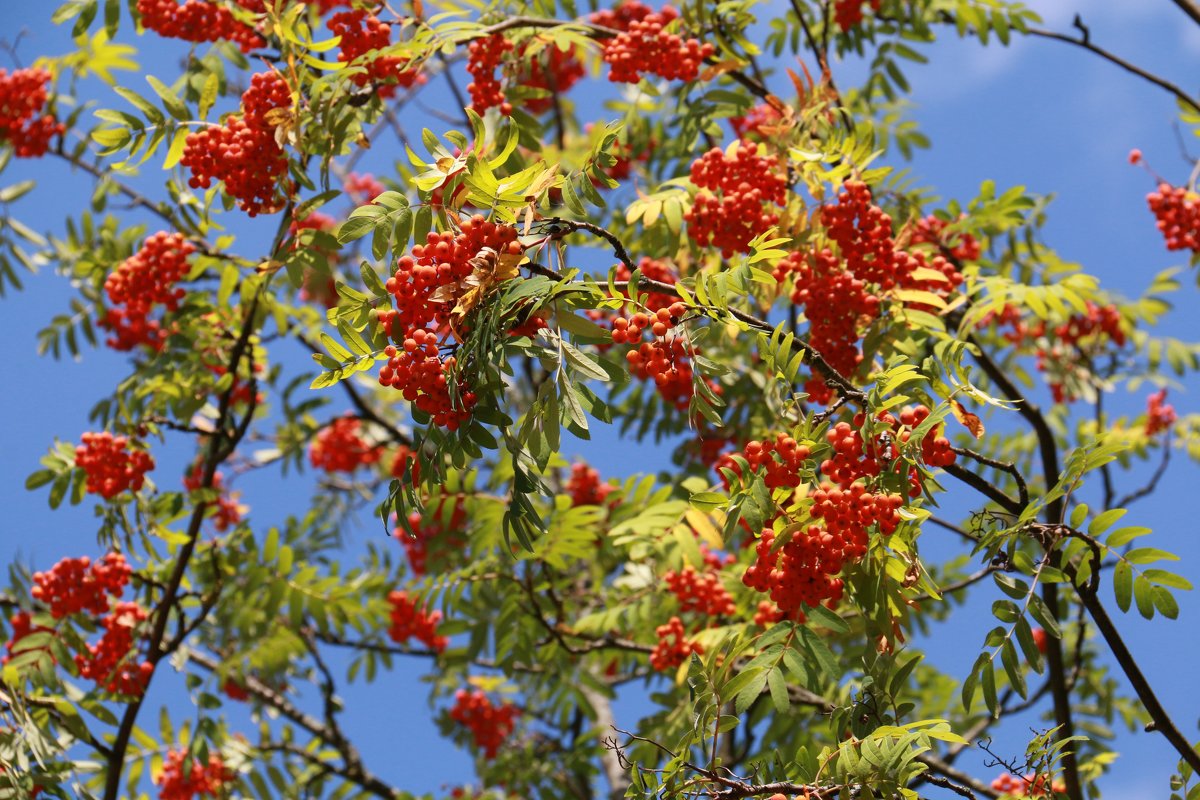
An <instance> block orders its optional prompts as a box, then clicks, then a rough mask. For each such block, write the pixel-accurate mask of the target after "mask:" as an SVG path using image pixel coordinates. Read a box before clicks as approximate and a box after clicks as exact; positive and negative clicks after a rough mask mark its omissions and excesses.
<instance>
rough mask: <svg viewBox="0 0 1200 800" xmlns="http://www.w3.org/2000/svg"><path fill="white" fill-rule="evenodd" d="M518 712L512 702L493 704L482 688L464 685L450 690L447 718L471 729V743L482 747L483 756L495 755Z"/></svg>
mask: <svg viewBox="0 0 1200 800" xmlns="http://www.w3.org/2000/svg"><path fill="white" fill-rule="evenodd" d="M520 714H521V709H519V708H517V707H516V706H514V705H513V704H512V703H501V704H500V705H494V704H493V703H492V701H491V698H489V697H488V696H487V695H486V694H484V693H483V692H482V691H478V690H476V691H474V692H469V691H467V690H466V689H459V690H458V691H457V692H455V693H454V706H453V707H452V708H451V709H450V718H451V719H453V720H454V721H455V722H457V723H458V724H460V725H463V726H465V727H466V728H467V729H468V730H470V731H471V736H472V737H473V738H474V740H475V746H476V747H478V748H479V749H481V750H483V755H484V757H485V758H495V757H496V753H497V752H499V750H500V745H501V744H503V743H504V740H505V739H507V738H508V736H509V734H511V733H512V732H513V728H515V727H516V718H517V717H518V716H520Z"/></svg>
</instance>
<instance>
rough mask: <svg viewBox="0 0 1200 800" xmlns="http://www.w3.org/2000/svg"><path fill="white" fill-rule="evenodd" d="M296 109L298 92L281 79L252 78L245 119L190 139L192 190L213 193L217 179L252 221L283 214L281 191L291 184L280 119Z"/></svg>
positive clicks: (187, 161) (186, 154)
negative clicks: (260, 216) (280, 136)
mask: <svg viewBox="0 0 1200 800" xmlns="http://www.w3.org/2000/svg"><path fill="white" fill-rule="evenodd" d="M291 107H292V90H291V89H290V88H289V87H288V85H287V82H286V81H285V80H284V79H283V77H282V76H281V75H280V74H279V73H277V72H260V73H258V74H256V75H254V76H252V77H251V79H250V88H249V89H247V90H246V91H245V93H244V94H242V116H240V117H238V116H231V117H229V118H228V119H227V120H226V122H225V124H224V125H214V126H212V127H209V128H205V129H203V130H200V131H197V132H196V133H192V134H189V135H188V137H187V141H186V142H185V143H184V147H183V157H182V158H181V159H180V161H179V163H180V164H182V165H183V166H185V167H187V168H188V169H189V170H191V173H192V177H191V178H190V179H189V180H188V185H189V186H191V187H192V188H193V189H202V188H203V189H207V188H208V187H209V186H211V185H212V182H213V180H214V179H215V180H218V181H221V182H223V183H224V184H225V191H226V193H227V194H229V195H230V196H232V197H235V198H237V201H238V206H239V207H240V208H241V209H242V210H243V211H245V212H246V213H248V214H249V215H250V216H252V217H254V216H257V215H258V214H260V213H268V214H270V213H274V212H276V211H279V210H280V209H281V208H283V201H282V198H281V192H280V189H281V185H282V184H284V183H285V181H286V178H287V155H286V154H285V153H284V152H283V148H282V147H281V146H280V144H279V140H278V138H277V137H276V130H277V129H278V128H279V127H280V119H278V118H279V117H280V116H284V117H286V114H287V113H290V111H291ZM272 112H278V113H272Z"/></svg>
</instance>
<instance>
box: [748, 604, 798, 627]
mask: <svg viewBox="0 0 1200 800" xmlns="http://www.w3.org/2000/svg"><path fill="white" fill-rule="evenodd" d="M785 619H791V620H792V621H793V622H804V621H805V620H806V619H808V618H807V617H806V616H804V612H803V611H795V612H793V613H792V615H791V616H790V617H789V616H788V615H787V614H784V613H783V609H781V608H780V607H779V606H777V605H775V604H774V603H773V602H771V601H770V600H760V601H759V602H758V608H757V609H756V610H755V612H754V624H755V625H758V626H759V627H760V628H769V627H770V626H772V625H774V624H775V623H776V622H783V620H785Z"/></svg>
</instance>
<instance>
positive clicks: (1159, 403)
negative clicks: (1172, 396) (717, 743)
mask: <svg viewBox="0 0 1200 800" xmlns="http://www.w3.org/2000/svg"><path fill="white" fill-rule="evenodd" d="M1166 399H1167V390H1166V389H1159V390H1158V391H1157V392H1155V393H1154V394H1152V395H1150V396H1149V397H1147V398H1146V435H1147V436H1154V435H1155V434H1158V433H1162V432H1163V431H1165V430H1168V429H1169V428H1170V427H1171V426H1172V425H1174V424H1175V419H1176V416H1175V407H1174V406H1171V405H1164V402H1165V401H1166Z"/></svg>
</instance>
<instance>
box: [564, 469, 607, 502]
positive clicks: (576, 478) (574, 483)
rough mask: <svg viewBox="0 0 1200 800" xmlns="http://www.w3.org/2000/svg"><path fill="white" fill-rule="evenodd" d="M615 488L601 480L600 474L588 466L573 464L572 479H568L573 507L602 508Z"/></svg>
mask: <svg viewBox="0 0 1200 800" xmlns="http://www.w3.org/2000/svg"><path fill="white" fill-rule="evenodd" d="M616 488H617V487H615V486H613V485H612V484H609V483H604V482H602V481H601V480H600V473H599V472H597V471H596V470H595V469H593V468H592V467H589V466H588V465H587V464H582V463H580V464H572V465H571V477H570V478H568V479H567V494H569V495H571V505H572V506H600V505H604V501H605V500H606V499H607V498H608V496H609V495H610V494H612V493H613V492H614V491H616Z"/></svg>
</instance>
